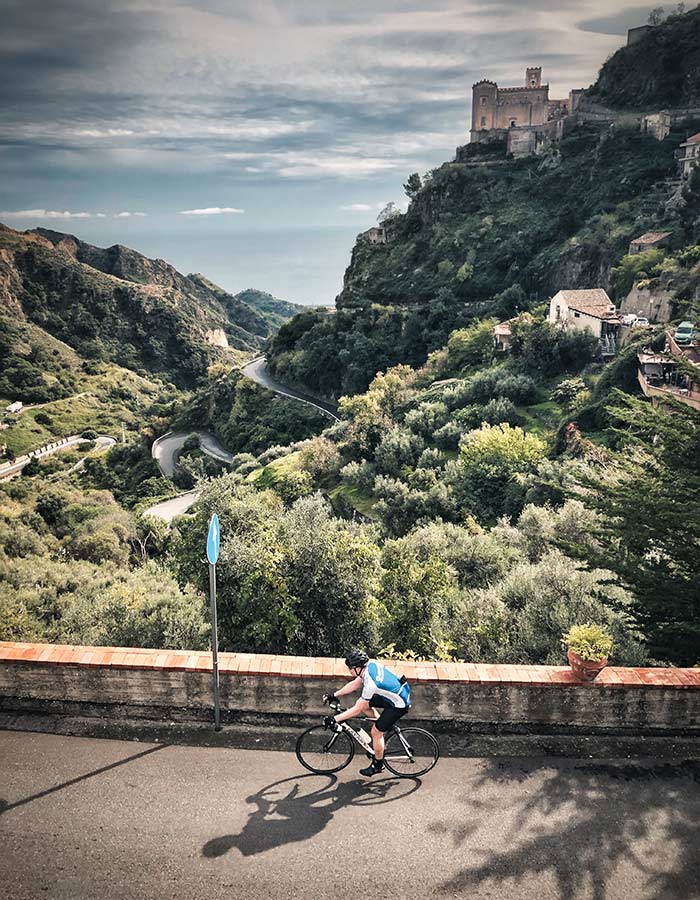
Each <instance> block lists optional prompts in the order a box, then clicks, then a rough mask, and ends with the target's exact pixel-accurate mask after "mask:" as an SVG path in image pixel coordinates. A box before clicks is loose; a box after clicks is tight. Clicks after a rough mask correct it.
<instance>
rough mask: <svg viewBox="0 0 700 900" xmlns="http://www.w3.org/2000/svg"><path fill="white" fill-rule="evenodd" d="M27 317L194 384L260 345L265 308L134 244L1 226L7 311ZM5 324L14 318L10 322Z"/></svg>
mask: <svg viewBox="0 0 700 900" xmlns="http://www.w3.org/2000/svg"><path fill="white" fill-rule="evenodd" d="M2 313H4V315H5V316H6V317H7V318H8V319H9V321H10V322H11V323H14V324H15V325H17V324H19V323H22V322H30V323H32V324H33V325H36V326H38V327H39V328H41V329H43V330H44V331H45V332H47V333H48V335H50V336H52V337H54V338H57V339H59V340H60V341H63V342H64V343H65V344H67V345H68V346H70V347H73V348H74V349H76V350H77V351H78V352H79V353H80V355H81V356H83V357H85V358H87V359H92V360H109V361H111V362H115V363H118V364H119V365H122V366H126V367H128V368H131V369H144V370H146V371H147V372H150V373H153V374H158V375H161V376H163V377H165V378H166V379H167V380H172V381H174V382H175V383H176V384H178V385H180V386H188V385H192V384H194V383H195V382H196V380H197V379H198V378H200V377H201V376H202V375H203V374H204V373H205V372H206V368H207V366H208V365H209V364H210V363H211V362H213V361H216V360H226V359H228V360H229V361H231V362H234V361H235V360H236V359H237V358H239V355H237V353H236V351H241V352H243V353H250V352H254V351H256V350H258V349H259V348H260V347H261V346H262V343H263V341H264V340H265V338H266V337H268V336H269V334H270V332H271V330H272V328H273V327H274V326H273V325H272V324H271V322H270V320H269V319H268V318H267V315H266V314H265V312H260V311H258V310H256V309H254V308H253V307H252V306H250V305H248V304H247V303H245V302H244V301H242V300H240V299H238V298H236V297H234V296H232V295H230V294H228V293H226V292H225V291H223V290H222V289H221V288H219V287H217V286H216V285H213V284H212V283H211V282H208V281H207V280H206V279H204V278H203V277H202V276H186V275H182V274H181V273H179V272H178V271H177V270H176V269H175V268H174V267H173V266H171V265H169V264H168V263H166V262H165V261H163V260H158V259H157V260H152V259H148V258H147V257H145V256H143V255H142V254H140V253H137V252H136V251H134V250H131V249H129V248H128V247H123V246H121V245H115V246H113V247H109V248H106V249H103V248H100V247H94V246H92V245H90V244H87V243H85V242H84V241H80V240H78V239H77V238H75V237H73V236H72V235H68V234H63V233H60V232H55V231H50V230H48V229H43V228H39V229H36V230H34V231H28V232H23V233H21V232H17V231H14V230H12V229H10V228H7V227H5V226H2V225H0V314H2ZM3 328H4V329H5V331H6V332H7V322H5V323H4V324H3Z"/></svg>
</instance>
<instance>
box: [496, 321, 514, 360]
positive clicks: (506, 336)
mask: <svg viewBox="0 0 700 900" xmlns="http://www.w3.org/2000/svg"><path fill="white" fill-rule="evenodd" d="M514 321H515V319H508V321H507V322H499V323H498V325H496V326H495V327H494V329H493V343H494V346H495V348H496V352H497V353H507V352H508V350H510V349H511V347H512V346H513V332H512V331H511V329H510V323H511V322H514Z"/></svg>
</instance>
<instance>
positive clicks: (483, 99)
mask: <svg viewBox="0 0 700 900" xmlns="http://www.w3.org/2000/svg"><path fill="white" fill-rule="evenodd" d="M481 105H482V106H486V97H482V98H481Z"/></svg>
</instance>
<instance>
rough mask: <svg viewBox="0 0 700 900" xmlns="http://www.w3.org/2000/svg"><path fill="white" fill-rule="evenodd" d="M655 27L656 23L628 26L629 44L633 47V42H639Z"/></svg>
mask: <svg viewBox="0 0 700 900" xmlns="http://www.w3.org/2000/svg"><path fill="white" fill-rule="evenodd" d="M654 28H655V26H654V25H637V27H636V28H628V29H627V46H628V47H631V46H632V44H637V43H639V41H641V40H643V39H644V38H645V37H646V36H647V35H648V34H649V32H650V31H653V30H654Z"/></svg>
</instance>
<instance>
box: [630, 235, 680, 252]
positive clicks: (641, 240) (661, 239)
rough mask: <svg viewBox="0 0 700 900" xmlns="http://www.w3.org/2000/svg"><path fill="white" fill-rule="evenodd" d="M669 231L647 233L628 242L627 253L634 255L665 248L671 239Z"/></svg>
mask: <svg viewBox="0 0 700 900" xmlns="http://www.w3.org/2000/svg"><path fill="white" fill-rule="evenodd" d="M672 233H673V232H671V231H647V232H646V233H645V234H640V235H639V237H636V238H635V239H634V240H633V241H630V245H629V250H628V253H629V254H630V255H634V254H636V253H643V252H644V250H652V249H654V248H656V247H665V246H666V245H667V244H668V241H669V238H670V237H671V234H672Z"/></svg>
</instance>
